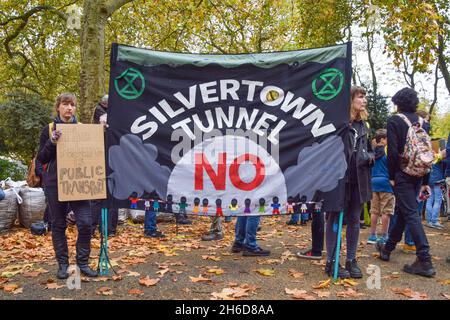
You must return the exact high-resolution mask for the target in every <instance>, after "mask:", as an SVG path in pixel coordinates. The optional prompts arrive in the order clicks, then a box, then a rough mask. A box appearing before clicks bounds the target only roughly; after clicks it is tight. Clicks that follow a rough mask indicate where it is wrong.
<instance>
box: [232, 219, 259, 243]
mask: <svg viewBox="0 0 450 320" xmlns="http://www.w3.org/2000/svg"><path fill="white" fill-rule="evenodd" d="M260 218H261V217H260V216H252V217H238V218H237V221H236V234H235V237H234V242H235V243H236V244H238V245H243V246H245V247H246V248H248V249H250V250H255V249H256V248H258V245H257V244H256V231H257V230H258V226H259V220H260Z"/></svg>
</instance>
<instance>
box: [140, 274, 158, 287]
mask: <svg viewBox="0 0 450 320" xmlns="http://www.w3.org/2000/svg"><path fill="white" fill-rule="evenodd" d="M159 280H160V279H159V278H157V279H150V278H149V277H148V276H146V277H145V278H141V279H139V284H140V285H143V286H146V287H151V286H154V285H156V284H157V283H158V282H159Z"/></svg>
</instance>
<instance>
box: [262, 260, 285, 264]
mask: <svg viewBox="0 0 450 320" xmlns="http://www.w3.org/2000/svg"><path fill="white" fill-rule="evenodd" d="M280 262H281V260H279V259H258V260H256V263H258V264H279V263H280Z"/></svg>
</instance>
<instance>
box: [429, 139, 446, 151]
mask: <svg viewBox="0 0 450 320" xmlns="http://www.w3.org/2000/svg"><path fill="white" fill-rule="evenodd" d="M431 146H432V147H433V151H434V152H435V153H439V151H441V150H444V149H445V139H435V140H432V141H431Z"/></svg>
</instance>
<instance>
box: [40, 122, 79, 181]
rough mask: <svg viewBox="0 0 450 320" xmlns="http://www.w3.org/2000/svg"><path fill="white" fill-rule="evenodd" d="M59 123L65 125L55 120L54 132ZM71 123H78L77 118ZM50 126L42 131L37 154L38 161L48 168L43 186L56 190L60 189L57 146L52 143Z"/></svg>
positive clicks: (53, 124) (44, 173)
mask: <svg viewBox="0 0 450 320" xmlns="http://www.w3.org/2000/svg"><path fill="white" fill-rule="evenodd" d="M57 123H63V122H62V121H61V119H60V118H59V117H56V118H55V119H54V120H53V123H52V124H51V126H52V131H53V130H55V129H56V124H57ZM70 123H77V119H76V118H75V117H73V118H72V121H71V122H70ZM49 125H50V124H48V125H46V126H45V127H44V128H43V129H42V131H41V139H40V144H39V152H38V154H37V159H38V160H39V161H40V162H41V163H42V164H46V165H47V167H46V169H45V171H44V172H43V175H42V178H43V184H44V186H45V188H48V189H56V188H57V187H58V176H57V173H58V165H57V163H56V145H54V144H53V143H52V141H51V140H50V136H49Z"/></svg>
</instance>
